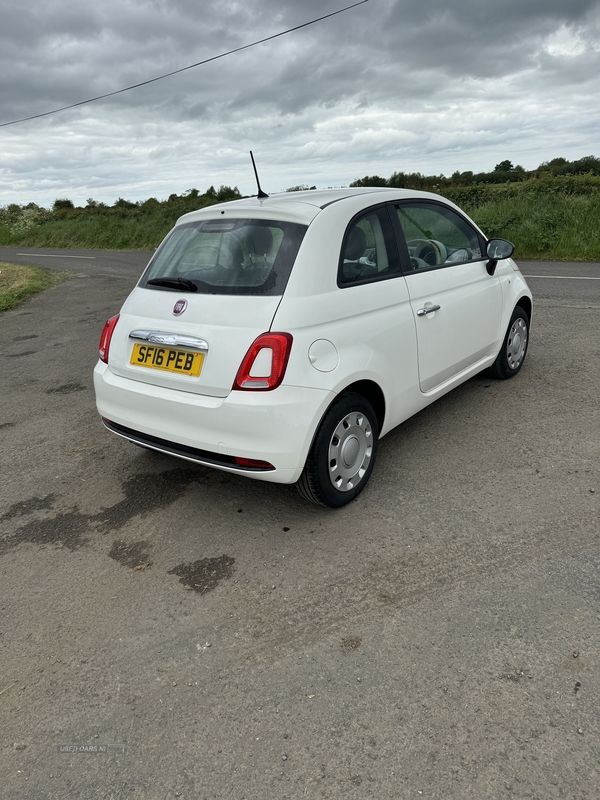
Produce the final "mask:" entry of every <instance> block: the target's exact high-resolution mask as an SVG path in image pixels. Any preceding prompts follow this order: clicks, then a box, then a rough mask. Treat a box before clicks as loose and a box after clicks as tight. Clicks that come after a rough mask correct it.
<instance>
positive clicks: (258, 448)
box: [94, 362, 334, 483]
mask: <svg viewBox="0 0 600 800" xmlns="http://www.w3.org/2000/svg"><path fill="white" fill-rule="evenodd" d="M94 387H95V390H96V405H97V408H98V411H99V413H100V415H101V416H102V417H103V418H104V420H106V422H105V424H106V425H107V427H108V428H109V429H110V430H112V431H113V432H114V433H117V434H119V435H120V436H124V438H126V439H129V440H130V441H134V442H137V443H139V444H143V445H144V446H146V447H151V448H153V449H156V450H160V451H162V452H166V453H170V454H171V455H175V456H178V457H179V458H184V459H187V460H189V461H195V462H197V463H202V464H206V465H207V466H210V467H214V468H216V469H221V470H225V471H226V472H234V473H236V474H238V475H246V476H247V477H249V478H256V479H259V480H264V481H272V482H275V483H295V482H296V481H297V480H298V478H299V477H300V474H301V472H302V469H303V468H304V463H305V461H306V457H307V455H308V450H309V448H310V445H311V442H312V438H313V435H314V432H315V430H316V428H317V426H318V424H319V422H320V420H321V418H322V416H323V414H324V413H325V411H326V409H327V408H328V406H329V405H330V403H331V401H332V400H333V397H334V395H333V393H332V392H328V391H325V390H321V389H304V388H301V387H296V386H279V387H278V388H277V389H275V390H274V391H272V392H231V393H230V395H229V396H228V397H223V398H221V397H209V396H207V395H196V394H192V393H191V392H181V391H177V390H174V389H165V388H162V387H159V386H151V385H149V384H147V383H141V382H139V381H133V380H130V379H128V378H123V377H120V376H118V375H115V374H114V373H113V372H111V370H110V368H109V367H108V365H106V364H104V363H102V362H98V364H97V365H96V368H95V370H94ZM234 456H238V457H242V458H250V459H260V460H261V461H266V462H268V463H269V464H272V465H273V467H274V469H252V468H250V469H249V468H247V467H240V466H237V465H235V464H233V463H231V462H232V460H233V458H232V457H234Z"/></svg>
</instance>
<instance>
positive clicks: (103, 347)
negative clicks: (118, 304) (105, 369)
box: [98, 314, 119, 364]
mask: <svg viewBox="0 0 600 800" xmlns="http://www.w3.org/2000/svg"><path fill="white" fill-rule="evenodd" d="M118 321H119V315H118V314H117V315H116V316H115V317H111V318H110V319H109V320H108V322H107V323H106V325H105V326H104V330H103V331H102V336H101V337H100V349H99V351H98V355H99V356H100V361H104V363H105V364H108V349H109V347H110V340H111V339H112V335H113V331H114V329H115V325H116V324H117V322H118Z"/></svg>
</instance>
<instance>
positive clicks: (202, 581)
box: [169, 555, 235, 594]
mask: <svg viewBox="0 0 600 800" xmlns="http://www.w3.org/2000/svg"><path fill="white" fill-rule="evenodd" d="M234 564H235V558H231V556H227V555H222V556H220V557H219V558H202V559H200V561H194V562H192V563H191V564H179V566H177V567H173V569H170V570H169V575H177V577H178V578H179V583H182V584H183V585H184V586H186V587H187V588H188V589H191V590H192V591H194V592H197V593H198V594H206V593H207V592H211V591H212V590H213V589H215V588H216V587H217V586H218V585H219V583H220V582H221V581H222V580H224V579H225V578H231V576H232V575H233V565H234Z"/></svg>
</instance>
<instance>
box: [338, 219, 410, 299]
mask: <svg viewBox="0 0 600 800" xmlns="http://www.w3.org/2000/svg"><path fill="white" fill-rule="evenodd" d="M397 274H398V259H397V254H396V246H395V243H394V239H393V234H392V230H391V227H390V221H389V217H388V214H387V209H386V208H374V209H369V211H367V212H366V213H364V214H362V215H361V216H359V217H356V218H355V219H353V220H352V222H351V224H350V226H349V227H348V230H347V231H346V235H345V237H344V242H343V244H342V252H341V258H340V265H339V269H338V286H340V287H341V286H350V285H353V284H357V283H371V282H372V281H378V280H382V279H384V278H391V277H394V276H395V275H397Z"/></svg>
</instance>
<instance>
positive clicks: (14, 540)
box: [0, 509, 89, 555]
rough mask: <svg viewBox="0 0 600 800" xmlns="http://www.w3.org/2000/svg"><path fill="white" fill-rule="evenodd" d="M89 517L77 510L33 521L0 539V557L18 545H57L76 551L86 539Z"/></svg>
mask: <svg viewBox="0 0 600 800" xmlns="http://www.w3.org/2000/svg"><path fill="white" fill-rule="evenodd" d="M88 521H89V517H88V516H86V515H85V514H81V513H80V512H79V511H77V509H73V510H72V511H65V512H62V513H60V514H57V515H56V516H55V517H51V518H50V519H34V520H31V522H28V523H27V524H26V525H23V527H22V528H19V530H18V531H17V532H16V533H14V534H12V535H6V536H3V537H2V538H1V539H0V555H2V554H3V553H5V552H7V551H8V549H9V548H12V547H17V545H20V544H37V545H45V544H58V545H61V546H62V547H66V548H67V550H78V549H79V548H80V547H82V546H83V545H84V544H85V543H86V542H87V539H86V537H85V533H86V531H87V528H88Z"/></svg>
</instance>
